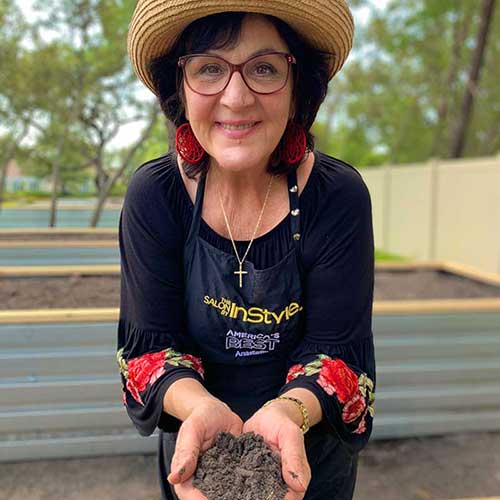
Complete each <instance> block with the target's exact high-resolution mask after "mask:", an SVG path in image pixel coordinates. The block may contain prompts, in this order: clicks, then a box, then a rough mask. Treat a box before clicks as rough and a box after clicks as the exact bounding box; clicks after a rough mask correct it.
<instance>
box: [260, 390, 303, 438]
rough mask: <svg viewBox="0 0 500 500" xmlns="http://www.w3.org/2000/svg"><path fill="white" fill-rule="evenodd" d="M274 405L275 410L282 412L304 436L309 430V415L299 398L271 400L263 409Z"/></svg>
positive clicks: (281, 397)
mask: <svg viewBox="0 0 500 500" xmlns="http://www.w3.org/2000/svg"><path fill="white" fill-rule="evenodd" d="M270 405H272V406H273V407H274V408H276V409H279V410H280V411H282V412H283V413H284V414H285V415H286V416H287V418H289V419H290V420H291V421H292V422H293V423H294V424H295V425H297V427H299V428H300V430H301V431H302V433H303V434H305V433H306V432H307V431H308V430H309V415H308V411H307V408H306V406H305V405H304V404H303V403H302V401H300V400H299V399H297V398H291V397H289V396H280V397H278V398H275V399H271V400H270V401H268V402H267V403H265V404H264V406H263V408H264V407H266V406H270Z"/></svg>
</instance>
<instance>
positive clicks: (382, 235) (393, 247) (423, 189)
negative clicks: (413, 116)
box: [359, 155, 500, 274]
mask: <svg viewBox="0 0 500 500" xmlns="http://www.w3.org/2000/svg"><path fill="white" fill-rule="evenodd" d="M359 172H360V173H361V175H362V176H363V178H364V180H365V182H366V184H367V186H368V188H369V190H370V194H371V199H372V206H373V224H374V232H375V246H376V247H377V249H380V250H385V251H387V252H391V253H396V254H402V255H404V256H408V257H410V258H411V259H413V260H429V259H431V260H449V261H454V262H458V263H461V264H465V265H470V266H473V267H475V268H477V269H480V270H482V271H485V272H492V273H499V274H500V155H499V156H494V157H486V158H472V159H471V158H468V159H464V160H433V161H431V162H428V163H421V164H407V165H394V166H390V165H389V166H384V167H370V168H360V169H359Z"/></svg>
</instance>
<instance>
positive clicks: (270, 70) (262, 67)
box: [253, 63, 276, 76]
mask: <svg viewBox="0 0 500 500" xmlns="http://www.w3.org/2000/svg"><path fill="white" fill-rule="evenodd" d="M253 73H255V74H256V75H262V76H265V75H274V74H276V68H275V67H274V66H273V65H272V64H269V63H259V64H257V65H256V66H255V67H254V68H253Z"/></svg>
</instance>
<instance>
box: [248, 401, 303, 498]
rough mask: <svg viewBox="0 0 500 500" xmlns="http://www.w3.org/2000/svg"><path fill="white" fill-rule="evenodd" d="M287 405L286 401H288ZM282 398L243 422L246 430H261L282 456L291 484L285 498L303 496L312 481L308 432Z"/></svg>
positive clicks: (256, 431) (284, 472)
mask: <svg viewBox="0 0 500 500" xmlns="http://www.w3.org/2000/svg"><path fill="white" fill-rule="evenodd" d="M285 405H286V403H285ZM285 405H283V404H282V403H281V402H276V403H272V404H271V405H269V406H266V407H265V408H261V409H259V410H258V411H257V412H255V413H254V414H253V416H252V417H251V418H250V419H248V420H247V421H246V422H245V424H244V425H243V432H250V431H252V432H255V434H260V435H261V436H262V437H263V438H264V441H265V442H266V443H267V444H268V445H269V446H270V447H271V449H272V450H273V451H275V452H276V453H278V454H279V455H280V456H281V467H282V475H283V479H284V480H285V482H286V484H287V486H288V492H287V494H286V496H285V500H302V499H303V498H304V496H305V493H306V490H307V487H308V486H309V482H310V481H311V468H310V466H309V462H308V461H307V455H306V449H305V445H304V435H303V434H302V431H301V430H300V427H299V426H298V425H297V424H296V423H295V422H294V421H293V419H292V418H291V417H290V413H289V412H290V407H286V406H285Z"/></svg>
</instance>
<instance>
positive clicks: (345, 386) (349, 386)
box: [286, 354, 375, 434]
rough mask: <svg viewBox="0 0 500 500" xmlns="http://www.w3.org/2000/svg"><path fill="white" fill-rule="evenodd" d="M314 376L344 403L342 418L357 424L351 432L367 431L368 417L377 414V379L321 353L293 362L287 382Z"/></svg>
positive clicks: (326, 389) (329, 392) (327, 392)
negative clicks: (375, 381) (311, 358)
mask: <svg viewBox="0 0 500 500" xmlns="http://www.w3.org/2000/svg"><path fill="white" fill-rule="evenodd" d="M301 375H302V376H306V377H313V376H314V381H315V383H316V384H318V385H319V386H320V387H321V388H322V389H323V391H324V392H326V394H328V395H329V396H335V397H336V398H337V400H338V402H339V404H340V405H341V412H342V421H343V422H344V423H345V424H353V423H354V424H355V425H354V427H355V428H354V429H353V430H352V431H351V432H353V433H355V434H361V433H363V432H365V431H366V416H367V415H370V416H371V417H372V418H373V417H374V416H375V407H374V402H375V395H374V385H373V381H372V380H371V379H370V378H369V377H368V376H367V375H366V373H361V374H360V375H357V374H356V373H355V372H354V371H353V370H351V369H350V368H349V367H348V366H347V365H346V364H345V363H344V362H343V361H342V360H341V359H332V358H331V357H330V356H327V355H325V354H319V355H318V356H317V358H316V359H315V360H314V361H311V362H309V363H307V364H305V365H301V364H296V365H293V366H292V367H291V368H290V370H289V371H288V375H287V378H286V383H287V384H288V383H289V382H291V381H292V380H295V379H296V378H297V377H300V376H301Z"/></svg>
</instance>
